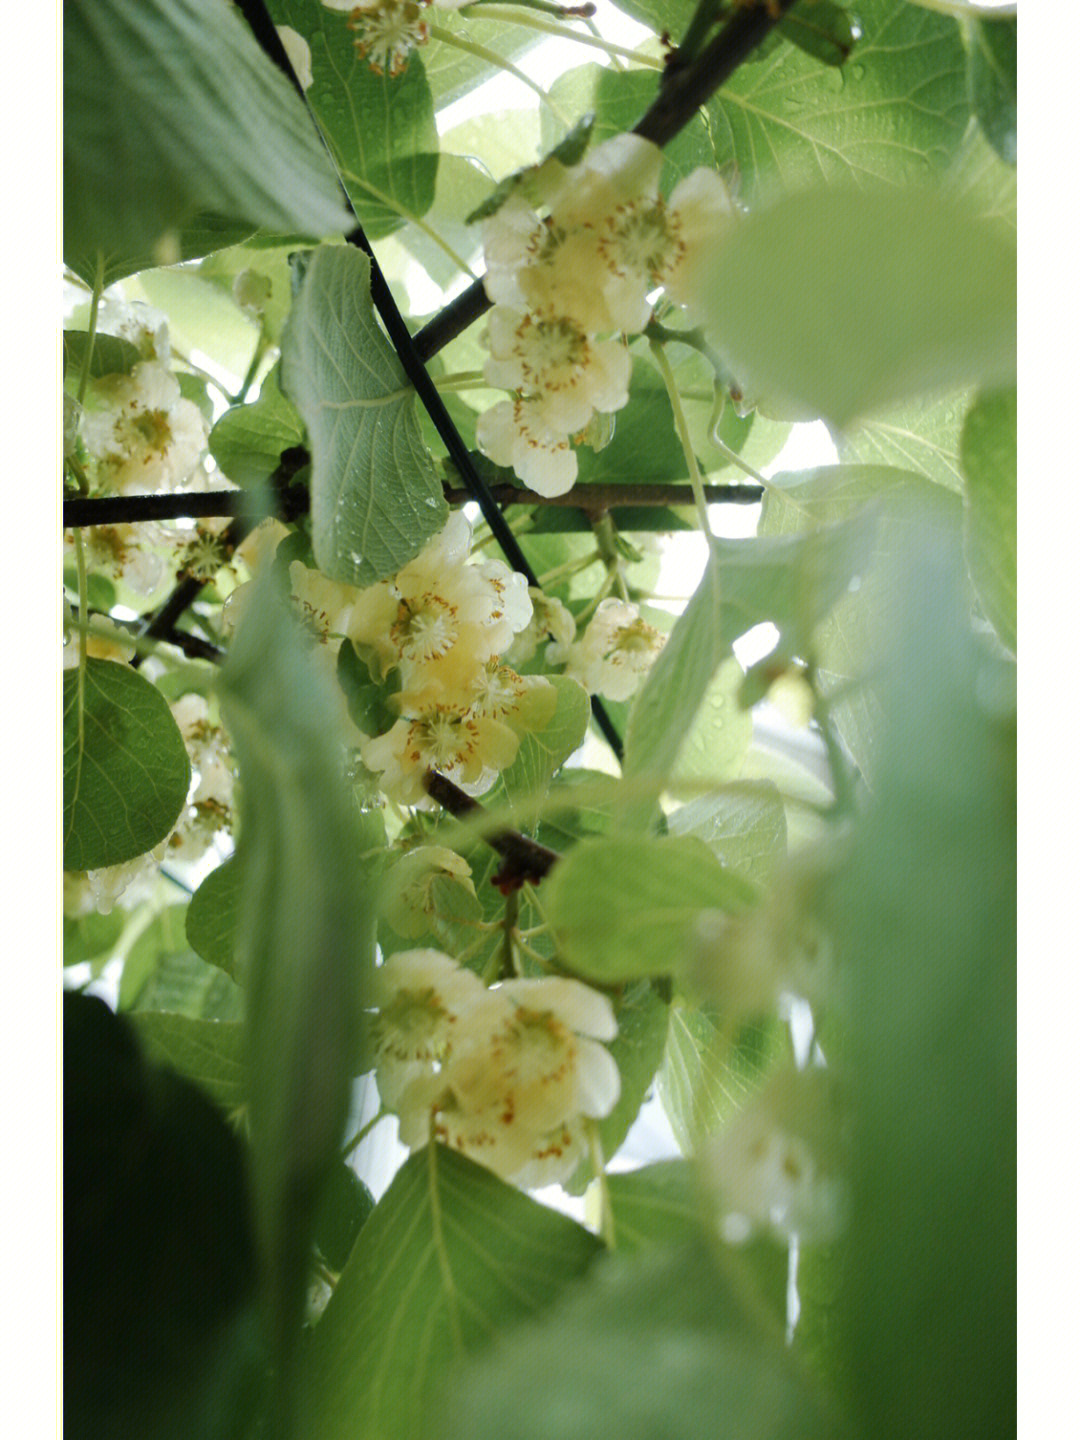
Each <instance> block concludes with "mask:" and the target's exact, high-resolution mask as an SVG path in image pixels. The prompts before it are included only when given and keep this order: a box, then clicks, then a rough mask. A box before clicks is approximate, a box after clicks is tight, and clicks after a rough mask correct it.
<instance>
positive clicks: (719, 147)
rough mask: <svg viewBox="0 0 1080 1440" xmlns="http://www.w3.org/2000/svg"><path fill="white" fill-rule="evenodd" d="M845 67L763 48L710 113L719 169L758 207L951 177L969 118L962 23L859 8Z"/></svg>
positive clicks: (886, 4) (910, 11)
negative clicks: (825, 191)
mask: <svg viewBox="0 0 1080 1440" xmlns="http://www.w3.org/2000/svg"><path fill="white" fill-rule="evenodd" d="M852 8H853V9H854V10H855V11H856V13H857V15H858V19H859V24H860V25H861V27H862V38H861V39H860V40H859V41H858V43H857V44H856V46H855V49H854V51H853V53H852V55H851V58H850V60H849V61H848V62H847V64H846V65H845V66H844V67H843V69H840V70H838V69H834V68H831V67H829V66H827V65H823V64H822V63H821V62H820V61H819V60H816V59H814V57H813V56H811V55H808V54H806V53H805V52H804V51H803V50H800V49H799V48H797V47H796V46H795V45H794V44H792V43H791V42H790V41H789V40H783V41H781V42H779V43H775V44H773V45H770V46H769V47H768V48H767V49H766V50H759V51H758V52H757V55H756V57H752V59H751V61H750V63H748V64H743V65H741V66H740V67H739V69H738V70H736V71H735V73H734V75H732V76H731V78H730V79H729V80H728V81H726V82H725V84H724V86H723V88H722V89H721V90H720V91H719V92H718V93H717V94H716V95H715V96H714V97H713V99H712V100H711V101H709V104H708V114H709V119H710V122H711V126H712V135H713V142H714V144H715V146H716V151H717V159H718V161H719V163H720V165H721V166H723V165H725V164H734V165H735V166H736V167H737V170H738V173H739V177H740V193H741V195H742V198H743V199H744V200H746V201H748V202H750V203H751V204H754V205H756V204H758V203H759V202H760V201H762V200H764V199H767V198H774V197H775V196H776V195H777V194H778V193H781V192H792V191H796V190H800V189H804V188H805V187H806V186H808V185H813V184H817V183H820V182H821V181H825V182H827V183H830V184H831V183H833V182H836V181H852V182H856V183H859V184H862V183H865V182H868V181H871V182H872V181H882V182H885V183H888V184H894V185H909V184H912V183H914V182H919V181H925V180H927V179H928V178H929V177H930V176H931V175H933V174H936V173H939V172H940V171H942V170H944V169H945V168H946V167H947V165H948V163H949V161H950V159H951V157H952V155H953V154H954V152H955V151H956V149H957V147H958V146H959V144H960V141H961V139H962V137H963V134H964V128H965V126H966V124H967V119H968V107H967V101H966V97H965V94H964V70H965V55H964V49H963V46H962V44H961V42H960V37H959V34H958V32H957V27H956V24H955V22H954V21H953V20H951V19H949V18H948V17H947V16H943V15H933V14H930V13H929V12H928V11H926V10H920V9H918V8H917V7H916V6H914V5H911V4H908V3H907V0H861V3H860V4H859V5H858V6H857V7H852Z"/></svg>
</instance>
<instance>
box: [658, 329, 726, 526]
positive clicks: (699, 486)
mask: <svg viewBox="0 0 1080 1440" xmlns="http://www.w3.org/2000/svg"><path fill="white" fill-rule="evenodd" d="M649 349H650V350H651V351H652V357H653V359H654V360H655V361H656V366H657V369H658V370H659V371H660V374H661V376H662V377H663V381H664V386H665V388H666V390H667V392H668V399H669V400H670V401H671V412H672V415H673V416H674V418H675V432H676V434H677V435H678V437H679V444H680V445H681V446H682V451H683V455H684V457H685V459H686V468H687V470H688V471H689V474H690V488H691V489H692V490H693V492H694V504H695V505H696V506H697V512H698V523H699V524H700V526H701V529H702V531H703V532H704V535H705V538H706V540H707V541H708V542H709V549H710V550H713V551H715V549H716V537H715V535H714V534H713V532H712V526H711V525H710V524H709V507H708V505H707V504H706V502H705V482H704V481H703V480H702V478H701V471H700V470H699V469H698V462H697V456H696V455H695V454H694V446H693V442H692V441H691V439H690V430H689V427H688V425H687V423H686V412H685V411H684V410H683V407H682V400H681V399H680V398H679V387H678V386H677V385H676V384H675V376H674V373H673V372H672V369H671V362H670V361H669V360H668V358H667V355H666V354H665V352H664V347H663V345H662V344H661V343H660V341H659V340H650V341H649Z"/></svg>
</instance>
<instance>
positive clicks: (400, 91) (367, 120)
mask: <svg viewBox="0 0 1080 1440" xmlns="http://www.w3.org/2000/svg"><path fill="white" fill-rule="evenodd" d="M267 9H268V10H269V11H270V13H271V15H272V16H273V18H274V20H275V21H276V22H277V24H279V25H288V26H291V28H292V29H294V30H295V31H296V32H297V34H299V35H302V36H303V37H304V38H305V39H306V40H307V43H308V46H309V47H310V50H311V77H312V79H311V84H310V85H309V86H308V88H307V91H306V93H305V98H306V100H307V103H308V104H309V105H310V106H311V110H312V113H313V114H314V116H315V118H316V120H317V121H318V123H319V128H320V130H321V131H322V133H323V135H324V136H325V138H326V142H327V144H328V145H329V147H330V152H331V154H332V155H333V157H334V160H335V161H336V163H337V166H338V169H339V170H340V172H341V178H342V180H343V182H344V184H345V189H346V190H347V191H348V192H349V199H350V200H351V201H352V203H353V207H354V208H355V210H356V213H357V215H358V217H359V219H360V223H361V225H363V227H364V229H365V231H366V232H367V235H368V238H369V239H372V240H375V239H379V238H380V237H381V236H383V235H389V234H390V232H391V231H393V230H396V229H398V228H399V227H400V226H401V225H402V224H403V223H404V222H405V220H406V219H408V218H409V217H410V216H417V215H423V214H424V213H425V211H426V210H427V209H428V208H429V207H430V205H431V202H432V200H433V199H434V197H435V175H436V171H437V169H438V165H439V138H438V134H437V132H436V130H435V111H434V108H433V106H432V100H431V89H430V87H429V86H428V82H427V77H426V76H425V74H424V66H423V63H422V62H421V60H420V58H419V57H418V56H416V55H413V56H412V57H411V58H410V60H409V67H408V69H407V70H406V71H405V73H404V74H403V75H396V76H390V75H376V74H375V72H374V70H372V68H371V66H370V65H369V63H368V61H367V60H366V59H365V58H364V57H363V56H361V55H360V54H358V52H357V49H356V46H355V44H354V41H355V39H356V35H355V33H354V32H353V31H352V30H350V29H349V23H348V22H349V17H348V15H347V14H346V13H344V12H342V11H341V10H337V9H333V10H332V9H330V8H328V7H327V6H324V5H320V4H319V3H318V0H269V4H268V5H267Z"/></svg>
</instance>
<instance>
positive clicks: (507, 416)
mask: <svg viewBox="0 0 1080 1440" xmlns="http://www.w3.org/2000/svg"><path fill="white" fill-rule="evenodd" d="M476 443H477V445H479V447H480V449H481V450H482V451H483V452H484V454H485V455H487V456H488V457H489V459H491V460H494V462H495V464H496V465H505V466H507V467H510V468H512V469H513V470H514V472H515V474H517V475H518V476H520V478H521V479H522V480H523V481H524V482H525V484H526V485H528V487H529V489H530V490H535V491H536V493H537V494H538V495H548V496H552V495H565V494H566V492H567V491H568V490H571V489H572V488H573V485H574V481H575V480H576V479H577V471H578V462H577V456H576V455H575V454H574V452H573V450H571V448H570V441H569V436H568V435H567V433H566V432H565V431H560V430H556V429H554V428H553V427H552V426H551V425H550V424H549V423H548V422H547V421H546V420H545V419H544V417H543V415H542V413H541V411H540V406H539V404H538V402H537V401H535V400H500V401H499V402H498V403H497V404H496V405H493V406H492V407H491V409H490V410H485V411H484V413H483V414H482V415H481V416H480V417H479V418H478V419H477V422H476Z"/></svg>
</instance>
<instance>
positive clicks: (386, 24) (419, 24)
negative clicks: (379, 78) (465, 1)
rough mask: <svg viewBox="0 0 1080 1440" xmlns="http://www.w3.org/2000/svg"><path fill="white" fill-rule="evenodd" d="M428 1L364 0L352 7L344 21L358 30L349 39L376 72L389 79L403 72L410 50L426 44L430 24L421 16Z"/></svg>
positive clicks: (350, 27) (352, 28)
mask: <svg viewBox="0 0 1080 1440" xmlns="http://www.w3.org/2000/svg"><path fill="white" fill-rule="evenodd" d="M429 4H430V0H367V3H361V4H359V5H357V6H355V7H354V9H353V10H351V11H350V13H349V18H348V20H347V21H346V22H345V23H346V24H347V25H348V27H349V29H350V30H353V31H356V32H359V33H358V34H357V35H356V38H355V39H354V40H353V44H354V45H355V46H356V50H357V53H358V54H360V55H362V56H363V57H364V58H365V59H366V60H367V61H368V65H369V67H370V68H371V69H372V70H373V71H374V72H375V74H376V75H383V74H386V73H387V72H389V75H390V78H391V79H396V78H397V77H398V76H399V75H402V74H404V72H405V70H406V69H407V68H408V64H409V57H410V56H411V55H412V53H413V51H414V50H416V49H418V48H419V47H420V46H421V45H424V44H426V43H427V39H428V36H429V35H430V34H431V27H430V26H429V24H428V22H427V20H425V19H424V10H425V9H426V8H427V6H428V5H429Z"/></svg>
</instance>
